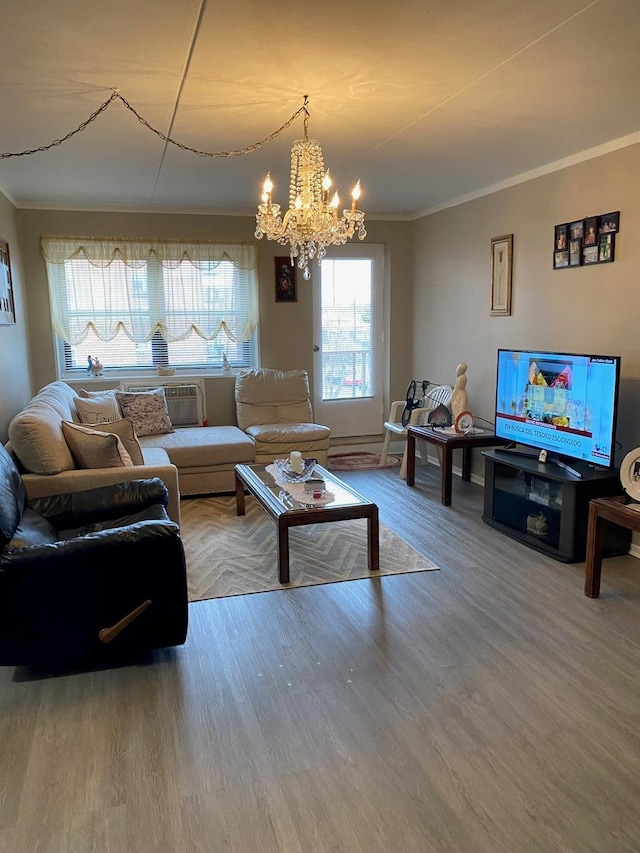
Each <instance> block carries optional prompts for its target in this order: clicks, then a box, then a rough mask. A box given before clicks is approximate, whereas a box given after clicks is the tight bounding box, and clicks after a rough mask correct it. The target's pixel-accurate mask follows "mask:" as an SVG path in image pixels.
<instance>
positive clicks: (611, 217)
mask: <svg viewBox="0 0 640 853" xmlns="http://www.w3.org/2000/svg"><path fill="white" fill-rule="evenodd" d="M619 230H620V211H619V210H614V211H613V213H604V214H603V215H602V216H601V217H600V233H601V234H611V233H612V232H613V233H617V232H618V231H619Z"/></svg>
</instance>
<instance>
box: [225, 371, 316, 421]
mask: <svg viewBox="0 0 640 853" xmlns="http://www.w3.org/2000/svg"><path fill="white" fill-rule="evenodd" d="M235 398H236V415H237V418H238V426H239V427H240V429H243V430H246V429H247V427H250V426H259V425H263V424H278V423H312V422H313V410H312V408H311V401H310V399H309V378H308V376H307V371H306V370H286V371H283V370H271V369H268V368H265V369H262V370H246V371H243V372H242V373H239V374H238V376H237V377H236V385H235Z"/></svg>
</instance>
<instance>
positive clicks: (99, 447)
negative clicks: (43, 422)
mask: <svg viewBox="0 0 640 853" xmlns="http://www.w3.org/2000/svg"><path fill="white" fill-rule="evenodd" d="M62 432H63V435H64V437H65V440H66V442H67V444H68V446H69V450H70V451H71V455H72V456H73V458H74V460H75V463H76V465H77V466H78V467H79V468H131V467H132V466H133V462H132V461H131V457H130V456H129V454H128V453H127V451H126V450H125V449H124V445H123V443H122V442H121V441H120V439H119V438H118V436H117V435H115V434H114V433H109V432H102V431H100V430H97V429H91V428H90V427H86V426H83V425H82V424H74V423H70V422H69V421H62Z"/></svg>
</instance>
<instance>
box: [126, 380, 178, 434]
mask: <svg viewBox="0 0 640 853" xmlns="http://www.w3.org/2000/svg"><path fill="white" fill-rule="evenodd" d="M116 398H117V400H118V403H119V404H120V410H121V412H122V417H124V418H131V420H132V421H133V427H134V429H135V431H136V435H138V436H140V435H162V434H163V433H167V432H175V430H174V428H173V424H172V423H171V418H170V417H169V411H168V409H167V401H166V398H165V396H164V388H154V389H153V390H151V391H116Z"/></svg>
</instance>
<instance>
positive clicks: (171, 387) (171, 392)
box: [125, 380, 205, 428]
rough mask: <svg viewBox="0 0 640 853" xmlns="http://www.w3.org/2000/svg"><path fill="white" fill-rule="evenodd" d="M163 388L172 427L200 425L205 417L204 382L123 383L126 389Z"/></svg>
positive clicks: (149, 389)
mask: <svg viewBox="0 0 640 853" xmlns="http://www.w3.org/2000/svg"><path fill="white" fill-rule="evenodd" d="M159 387H162V388H164V395H165V397H166V399H167V409H168V411H169V417H170V418H171V423H172V424H173V426H174V427H176V428H180V427H192V426H202V423H203V421H204V418H205V414H204V412H205V398H204V384H203V383H202V382H201V381H199V380H197V381H195V382H194V381H191V382H184V383H182V382H157V383H156V384H155V385H128V384H127V385H125V388H126V390H127V391H151V390H153V389H154V388H159Z"/></svg>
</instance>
